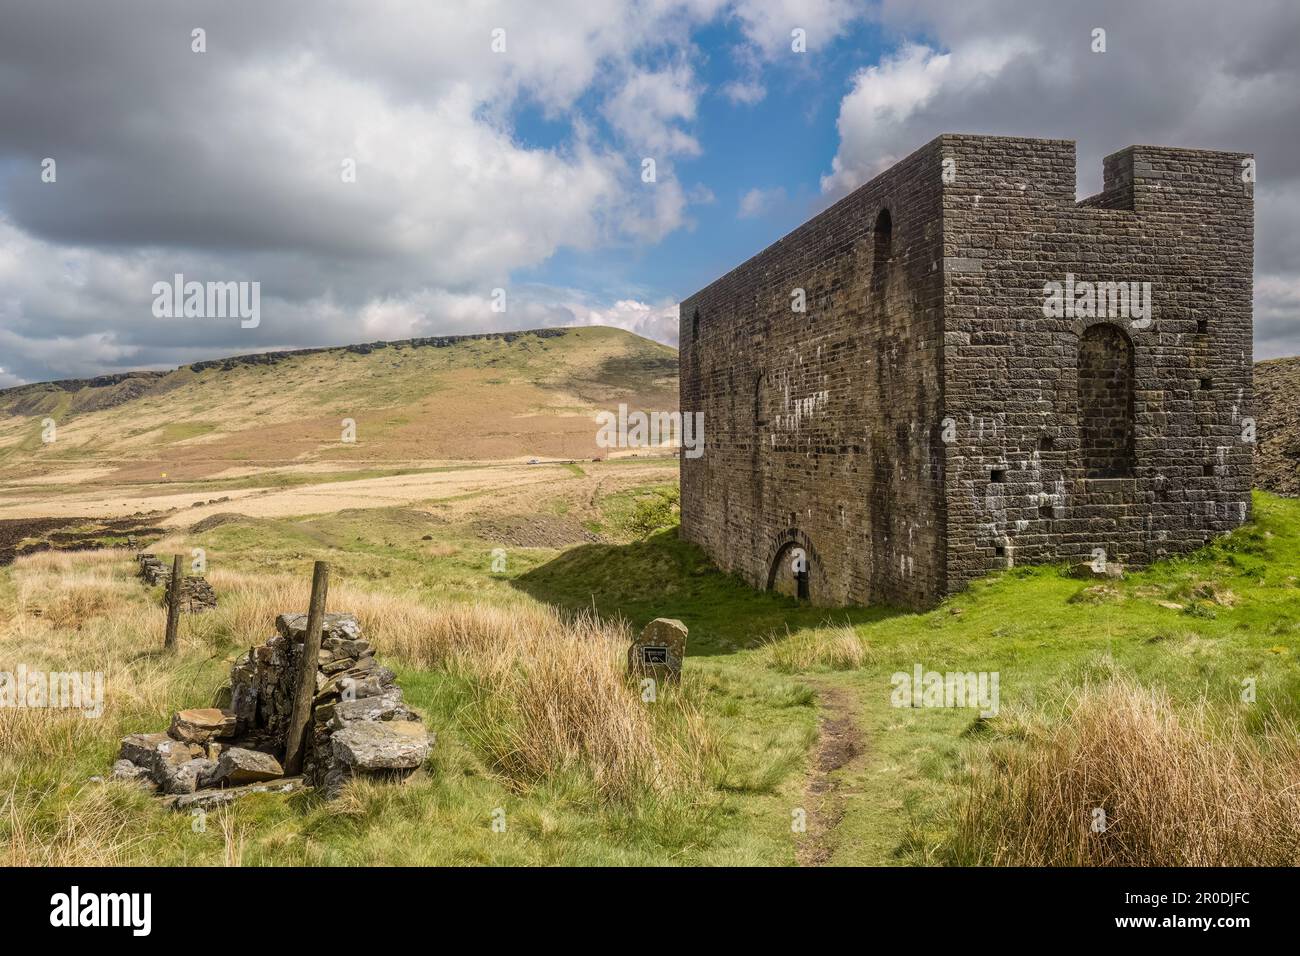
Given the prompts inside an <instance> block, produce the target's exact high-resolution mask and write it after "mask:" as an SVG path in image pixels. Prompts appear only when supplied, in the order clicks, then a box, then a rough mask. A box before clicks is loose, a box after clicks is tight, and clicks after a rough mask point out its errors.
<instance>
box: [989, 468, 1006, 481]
mask: <svg viewBox="0 0 1300 956" xmlns="http://www.w3.org/2000/svg"><path fill="white" fill-rule="evenodd" d="M1006 480H1007V470H1006V469H1005V468H994V469H993V470H992V471H990V472H989V481H991V482H993V484H995V485H1000V484H1002V483H1003V482H1004V481H1006Z"/></svg>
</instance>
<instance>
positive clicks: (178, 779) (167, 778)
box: [158, 757, 216, 793]
mask: <svg viewBox="0 0 1300 956" xmlns="http://www.w3.org/2000/svg"><path fill="white" fill-rule="evenodd" d="M215 767H216V764H214V763H213V762H212V761H211V760H208V759H207V758H206V757H197V758H195V759H194V760H187V761H185V763H183V764H169V763H164V764H162V765H161V766H160V767H159V776H160V777H161V778H162V779H160V780H159V781H158V784H159V786H160V787H162V791H163V793H193V792H194V791H195V790H197V789H198V788H199V781H200V780H201V779H206V777H207V776H208V774H209V773H211V772H212V770H213V769H214V768H215Z"/></svg>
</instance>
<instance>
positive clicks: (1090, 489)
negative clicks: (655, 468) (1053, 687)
mask: <svg viewBox="0 0 1300 956" xmlns="http://www.w3.org/2000/svg"><path fill="white" fill-rule="evenodd" d="M1253 172H1254V170H1253V159H1252V158H1251V157H1250V156H1249V154H1245V153H1227V152H1215V151H1208V150H1191V149H1172V148H1165V147H1153V146H1130V147H1128V148H1127V149H1124V150H1121V151H1120V152H1118V153H1115V154H1113V155H1111V156H1108V157H1106V159H1105V162H1104V187H1103V189H1102V191H1101V192H1100V193H1098V194H1097V195H1095V196H1091V197H1089V198H1087V199H1084V200H1082V201H1076V200H1075V148H1074V143H1073V142H1072V141H1068V140H1043V139H1022V138H1009V137H992V136H971V135H943V136H940V137H938V138H937V139H935V140H933V141H932V142H930V143H929V144H927V145H925V146H923V147H922V148H920V149H919V150H917V151H916V152H915V153H913V154H912V155H910V156H908V157H907V158H906V159H904V160H902V161H901V162H899V163H897V164H896V165H895V166H893V167H892V168H891V169H889V170H887V171H886V172H884V173H882V174H880V175H879V176H877V177H876V178H875V179H873V180H872V181H871V182H869V183H867V184H866V185H864V186H862V187H861V188H859V189H857V190H856V191H854V192H853V193H851V194H850V195H848V196H846V197H844V198H843V199H841V200H839V201H838V202H837V203H835V204H834V205H833V206H831V207H830V208H828V209H826V210H825V211H824V212H822V213H820V214H819V215H817V216H816V217H814V218H813V219H811V220H810V221H808V222H807V223H805V224H804V225H802V226H800V227H799V228H798V229H796V230H795V231H794V232H792V233H790V234H789V235H787V236H786V237H785V238H783V239H781V240H779V241H778V242H776V243H774V244H773V245H771V246H769V247H768V248H767V249H765V250H764V251H762V252H761V253H759V254H758V255H757V256H755V257H754V258H752V259H750V260H749V261H748V262H746V263H744V264H743V265H741V266H739V267H738V268H736V269H734V270H733V271H732V272H730V273H728V274H727V275H725V276H723V277H722V278H720V279H718V280H717V281H715V282H714V283H712V284H711V285H709V286H708V287H707V288H705V289H703V290H701V291H700V292H698V293H696V294H695V295H693V296H691V297H690V298H688V299H686V300H685V301H684V302H683V303H682V306H681V326H680V333H681V338H680V356H681V358H680V361H681V409H682V412H683V413H685V412H697V411H698V412H703V413H704V422H705V429H706V432H705V433H706V436H707V438H706V445H705V452H704V454H703V455H702V456H701V457H698V458H695V459H689V458H686V457H683V458H682V461H681V489H682V492H681V513H682V535H683V537H685V538H686V539H687V540H690V541H692V542H695V543H697V544H698V545H700V546H701V547H702V548H704V549H705V551H707V552H708V553H709V555H710V556H711V557H712V558H713V559H714V561H715V562H716V563H717V564H718V566H719V567H721V568H722V569H723V570H725V571H730V572H735V573H737V574H739V575H740V576H741V577H743V578H744V579H745V580H747V581H748V582H749V583H750V584H751V585H752V586H754V587H756V588H770V589H777V590H784V591H788V592H789V593H792V594H798V595H799V596H801V597H806V598H808V599H809V600H811V601H812V602H813V603H815V604H821V605H849V604H868V603H888V604H895V605H900V606H908V607H924V606H928V605H931V604H933V603H935V602H936V601H937V600H938V599H940V598H941V597H942V596H944V595H946V594H949V593H952V592H953V591H956V590H958V589H960V588H961V587H963V586H964V585H965V584H966V583H967V582H969V581H970V580H971V579H972V578H975V577H978V576H980V575H983V574H985V573H986V572H988V571H991V570H994V569H998V568H1006V567H1011V566H1013V565H1016V564H1023V563H1044V562H1056V561H1072V562H1074V561H1095V560H1096V559H1097V557H1098V555H1099V554H1101V555H1102V556H1103V558H1102V559H1103V560H1105V561H1107V562H1120V563H1123V564H1131V565H1141V564H1145V563H1147V562H1150V561H1152V560H1155V559H1157V558H1160V557H1162V556H1164V555H1166V554H1175V553H1179V552H1186V551H1189V550H1192V549H1195V548H1198V547H1200V546H1202V545H1203V544H1204V543H1205V542H1206V541H1208V540H1209V539H1210V538H1211V537H1212V536H1214V535H1218V534H1221V533H1223V532H1226V531H1229V530H1231V529H1233V528H1235V527H1237V526H1238V525H1240V524H1241V523H1243V522H1244V521H1245V520H1246V519H1247V518H1248V516H1249V514H1250V488H1251V477H1252V475H1251V468H1252V463H1251V462H1252V459H1251V446H1250V442H1251V441H1253V438H1254V435H1253V429H1252V428H1251V425H1252V424H1253V423H1252V422H1251V420H1250V417H1249V416H1250V408H1251V400H1252V396H1251V367H1252V354H1251V298H1252V268H1253V248H1254V236H1253V233H1254V208H1253V202H1254V200H1253V191H1254V186H1253V180H1254V176H1253ZM800 305H803V307H804V308H803V310H802V311H800V310H799V306H800Z"/></svg>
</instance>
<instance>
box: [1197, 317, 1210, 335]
mask: <svg viewBox="0 0 1300 956" xmlns="http://www.w3.org/2000/svg"><path fill="white" fill-rule="evenodd" d="M1209 331H1210V320H1209V319H1197V320H1196V334H1197V335H1205V334H1206V333H1207V332H1209Z"/></svg>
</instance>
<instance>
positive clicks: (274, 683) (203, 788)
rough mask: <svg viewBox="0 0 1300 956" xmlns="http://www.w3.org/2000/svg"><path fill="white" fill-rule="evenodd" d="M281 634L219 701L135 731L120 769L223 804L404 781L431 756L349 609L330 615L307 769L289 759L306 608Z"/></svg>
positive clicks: (180, 796) (173, 791)
mask: <svg viewBox="0 0 1300 956" xmlns="http://www.w3.org/2000/svg"><path fill="white" fill-rule="evenodd" d="M275 626H276V634H274V635H273V636H272V637H270V638H268V639H267V640H266V642H264V643H263V644H260V645H258V646H256V647H251V648H249V650H248V651H247V652H246V653H244V654H242V655H240V657H239V658H238V659H237V660H236V661H235V663H234V664H233V666H232V667H231V670H230V683H229V685H228V686H227V687H226V688H224V689H223V692H222V693H221V694H220V695H219V696H218V700H217V701H216V703H217V706H215V707H205V708H196V709H192V710H183V711H179V712H178V713H177V714H176V715H175V716H174V717H173V718H172V722H171V726H170V727H169V728H168V730H167V732H166V733H153V734H130V735H128V736H127V737H124V738H123V740H122V749H121V752H120V754H119V759H118V762H117V764H115V766H114V770H113V774H114V776H115V777H118V778H125V779H135V780H140V781H142V782H145V783H148V784H150V785H152V786H155V787H156V788H157V789H159V790H160V791H162V792H163V793H165V794H169V795H172V797H173V798H174V799H173V801H172V805H173V806H175V807H178V808H185V807H192V806H201V805H205V804H207V803H220V802H225V801H226V800H228V799H231V798H232V797H233V796H235V795H239V794H238V793H237V792H236V791H239V792H243V791H244V790H248V789H250V788H251V789H256V790H265V789H268V787H270V786H272V785H274V786H275V788H277V789H294V788H296V787H297V786H299V785H303V784H305V785H308V786H314V787H318V788H320V789H321V790H322V791H323V792H324V793H325V794H326V795H327V796H334V795H336V794H337V793H338V792H339V790H340V789H341V788H342V787H343V785H344V784H346V783H347V781H348V780H349V779H351V778H352V777H356V776H365V777H371V778H377V779H392V780H400V779H403V778H405V777H406V776H409V775H410V774H411V773H412V772H413V771H414V770H415V769H416V768H418V767H419V766H420V765H421V764H422V763H424V761H425V759H426V758H427V757H428V755H429V752H430V748H431V744H432V741H431V735H430V734H429V733H428V732H427V731H426V730H425V728H424V726H423V724H422V723H421V721H420V717H419V715H418V714H416V713H415V712H414V711H412V710H411V709H410V708H408V707H407V706H406V704H405V702H404V700H403V695H402V689H401V688H400V687H399V686H398V685H397V679H396V676H395V675H394V674H393V672H392V671H391V670H389V669H388V668H386V667H381V666H380V665H378V664H377V663H376V660H375V654H374V650H373V648H371V646H370V643H369V642H368V641H366V640H364V639H363V637H362V634H361V626H360V624H359V623H358V622H357V620H356V618H355V617H353V616H352V615H351V614H336V613H332V614H327V615H326V617H325V623H324V627H323V633H322V639H321V650H320V654H319V656H318V659H317V669H316V677H315V683H316V688H315V689H316V694H315V697H314V699H313V704H312V715H311V719H310V721H309V723H308V731H307V735H306V739H305V745H304V757H303V772H302V774H301V776H298V777H286V776H285V775H284V769H283V761H284V757H285V747H286V740H287V737H288V732H289V723H290V717H291V714H292V710H293V698H294V691H295V686H296V682H297V676H298V674H299V673H300V663H301V660H302V650H303V638H304V635H305V632H306V626H307V616H306V615H305V614H281V615H279V616H278V617H277V618H276V621H275Z"/></svg>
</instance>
